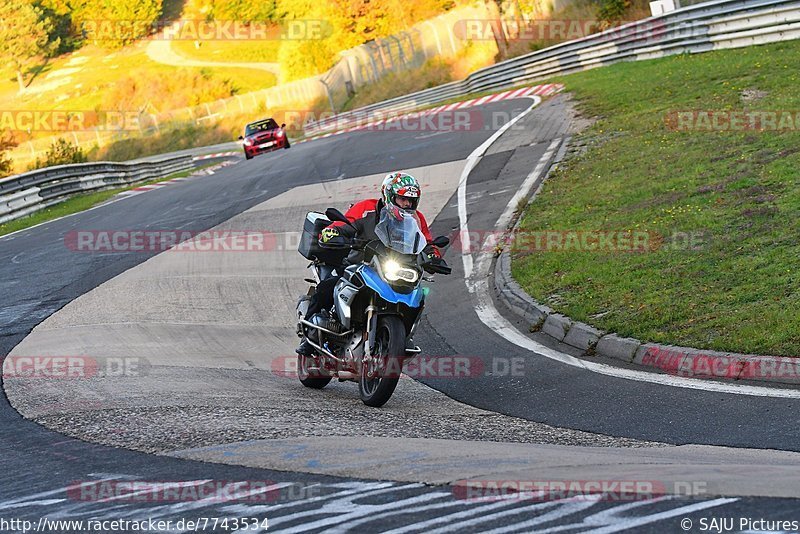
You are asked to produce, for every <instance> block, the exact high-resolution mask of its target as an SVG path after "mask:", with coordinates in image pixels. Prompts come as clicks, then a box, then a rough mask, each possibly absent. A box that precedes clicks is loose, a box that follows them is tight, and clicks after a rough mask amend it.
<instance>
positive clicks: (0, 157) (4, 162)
mask: <svg viewBox="0 0 800 534" xmlns="http://www.w3.org/2000/svg"><path fill="white" fill-rule="evenodd" d="M15 146H16V143H15V142H14V138H13V136H12V135H11V133H10V132H8V131H6V130H3V134H2V135H0V178H5V177H6V176H8V175H10V174H11V170H12V168H13V165H12V162H11V158H9V157H8V155H7V154H6V150H8V149H9V148H13V147H15Z"/></svg>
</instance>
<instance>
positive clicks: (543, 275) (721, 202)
mask: <svg viewBox="0 0 800 534" xmlns="http://www.w3.org/2000/svg"><path fill="white" fill-rule="evenodd" d="M799 61H800V41H794V42H787V43H780V44H775V45H769V46H760V47H751V48H744V49H738V50H729V51H719V52H712V53H706V54H699V55H693V56H689V55H681V56H673V57H669V58H664V59H659V60H654V61H646V62H637V63H623V64H618V65H614V66H611V67H606V68H601V69H595V70H591V71H587V72H583V73H578V74H574V75H570V76H566V77H563V78H561V79H559V80H557V81H560V82H562V83H564V84H565V85H566V88H567V90H568V91H572V92H573V93H574V95H575V96H576V97H577V99H578V100H579V108H580V109H581V110H582V111H583V113H584V114H585V115H586V116H597V117H599V120H597V122H596V123H595V124H594V125H593V126H592V127H590V128H589V129H587V130H586V131H585V132H584V133H583V134H582V135H580V136H579V139H578V141H579V143H581V144H584V145H585V146H586V147H588V148H587V150H586V151H585V152H583V153H579V154H576V155H574V156H573V157H570V158H568V159H567V160H566V161H564V162H562V165H561V167H560V168H559V169H558V170H557V172H556V173H554V175H552V176H551V178H550V179H549V180H548V182H547V183H546V184H545V186H544V188H543V190H542V191H541V193H540V195H539V196H538V197H537V199H536V200H535V201H534V202H532V203H531V204H530V205H529V206H528V209H527V210H526V212H525V214H524V216H523V221H522V229H523V230H524V231H542V230H577V231H581V230H601V231H605V230H610V231H614V230H624V231H648V232H652V233H653V235H659V236H664V240H663V242H661V243H660V244H659V246H657V247H656V248H657V249H656V250H654V251H650V252H612V251H605V252H598V251H579V250H569V251H566V250H560V251H531V250H520V249H518V250H516V251H515V252H514V256H513V261H512V270H513V274H514V277H515V278H516V279H517V280H518V281H519V282H520V283H521V284H522V285H523V286H524V287H525V289H526V290H527V291H528V292H529V293H530V294H531V295H532V296H533V297H534V298H536V299H537V300H539V301H540V302H543V303H546V304H548V305H550V306H551V307H553V308H554V309H556V310H557V311H559V312H562V313H565V314H567V315H569V316H570V317H572V318H574V319H576V320H580V321H585V322H588V323H590V324H592V325H594V326H597V327H599V328H602V329H606V330H609V331H614V332H618V333H620V334H622V335H626V336H634V337H637V338H639V339H642V340H647V341H654V342H661V343H673V344H679V345H688V346H694V347H698V348H706V349H718V350H730V351H736V352H745V353H760V354H777V355H787V356H798V355H800V313H798V307H799V306H800V282H799V281H798V275H797V272H798V269H797V264H798V262H799V261H800V240H799V239H798V235H800V186H799V185H798V168H800V133H798V130H800V124H797V125H795V126H794V128H792V129H786V130H783V131H754V130H749V131H747V130H744V131H743V130H738V131H698V130H695V131H676V130H675V129H674V128H670V127H668V124H667V122H668V121H667V120H666V118H667V117H670V116H671V115H670V114H674V113H675V112H678V111H686V110H712V111H782V110H786V111H790V112H792V113H795V112H796V111H797V110H800V89H798V71H797V69H796V68H795V66H796V65H797V64H798V62H799ZM787 125H788V124H784V126H787ZM687 235H693V236H695V238H696V240H695V243H694V246H692V247H688V248H687V247H685V246H684V242H685V240H684V237H685V236H687ZM656 243H658V242H657V241H656ZM520 248H524V247H520Z"/></svg>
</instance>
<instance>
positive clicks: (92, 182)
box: [0, 156, 194, 224]
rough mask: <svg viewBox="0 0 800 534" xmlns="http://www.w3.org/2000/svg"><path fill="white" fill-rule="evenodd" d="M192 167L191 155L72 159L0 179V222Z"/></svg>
mask: <svg viewBox="0 0 800 534" xmlns="http://www.w3.org/2000/svg"><path fill="white" fill-rule="evenodd" d="M193 167H194V164H193V163H192V156H179V157H172V158H166V159H162V160H158V161H147V162H138V163H112V162H98V163H75V164H72V165H58V166H55V167H47V168H45V169H39V170H36V171H30V172H26V173H23V174H18V175H16V176H9V177H8V178H3V179H0V224H2V223H5V222H8V221H11V220H14V219H18V218H20V217H24V216H26V215H30V214H31V213H33V212H35V211H38V210H41V209H44V208H47V207H49V206H52V205H54V204H58V203H59V202H62V201H63V200H66V199H67V198H69V197H70V196H73V195H75V194H78V193H85V192H87V191H99V190H102V189H108V188H111V187H120V186H125V185H130V184H134V183H136V182H142V181H145V180H154V179H157V178H163V177H165V176H169V175H170V174H173V173H176V172H181V171H186V170H189V169H191V168H193Z"/></svg>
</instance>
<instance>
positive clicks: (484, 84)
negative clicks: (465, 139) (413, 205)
mask: <svg viewBox="0 0 800 534" xmlns="http://www.w3.org/2000/svg"><path fill="white" fill-rule="evenodd" d="M797 38H800V2H798V1H788V0H721V1H717V2H706V3H703V4H697V5H694V6H690V7H687V8H684V9H680V10H676V11H672V12H670V13H666V14H664V15H660V16H658V17H650V18H647V19H642V20H640V21H636V22H632V23H630V24H626V25H624V26H620V27H618V28H613V29H610V30H607V31H605V32H602V33H597V34H594V35H590V36H588V37H584V38H582V39H576V40H574V41H568V42H565V43H561V44H558V45H555V46H551V47H549V48H545V49H542V50H538V51H536V52H532V53H530V54H526V55H524V56H520V57H517V58H513V59H509V60H507V61H503V62H502V63H497V64H496V65H492V66H491V67H486V68H484V69H481V70H478V71H475V72H474V73H472V74H470V75H469V76H468V77H467V78H465V79H464V80H460V81H457V82H451V83H448V84H445V85H440V86H438V87H434V88H431V89H425V90H423V91H418V92H416V93H411V94H408V95H404V96H400V97H397V98H392V99H390V100H385V101H383V102H378V103H377V104H372V105H370V106H365V107H363V108H359V109H357V110H353V111H349V112H347V113H341V114H339V115H337V116H335V117H333V118H331V119H326V120H322V121H319V122H317V123H315V124H312V125H309V126H308V127H307V128H306V135H317V134H320V133H325V132H327V131H331V130H333V129H334V128H337V127H339V128H340V127H348V126H349V125H350V124H352V123H356V122H357V121H363V120H364V119H365V118H368V117H370V116H373V115H374V114H378V113H396V112H402V111H410V110H414V109H419V108H422V107H426V106H431V105H434V104H438V103H440V102H443V101H445V100H449V99H452V98H457V97H462V96H464V95H467V94H471V93H477V92H482V91H494V90H500V89H506V88H509V87H513V86H515V85H520V84H523V83H527V82H532V81H535V80H542V79H545V78H548V77H551V76H554V75H560V74H568V73H571V72H577V71H581V70H586V69H590V68H594V67H601V66H604V65H610V64H612V63H617V62H619V61H638V60H642V59H653V58H657V57H662V56H668V55H672V54H680V53H696V52H707V51H710V50H720V49H725V48H739V47H744V46H752V45H759V44H766V43H773V42H776V41H789V40H793V39H797ZM348 121H349V122H348Z"/></svg>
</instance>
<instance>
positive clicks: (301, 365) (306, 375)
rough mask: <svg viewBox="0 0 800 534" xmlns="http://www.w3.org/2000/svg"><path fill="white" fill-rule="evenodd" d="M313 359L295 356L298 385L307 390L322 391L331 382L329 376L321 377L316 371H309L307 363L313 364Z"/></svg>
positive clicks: (299, 355)
mask: <svg viewBox="0 0 800 534" xmlns="http://www.w3.org/2000/svg"><path fill="white" fill-rule="evenodd" d="M313 362H314V358H311V357H309V356H303V355H302V354H298V355H297V378H299V379H300V383H301V384H303V385H304V386H305V387H307V388H311V389H322V388H324V387H325V386H327V385H328V382H330V381H331V377H330V376H325V375H323V374H322V373H321V372H320V371H319V370H317V369H309V363H313Z"/></svg>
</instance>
